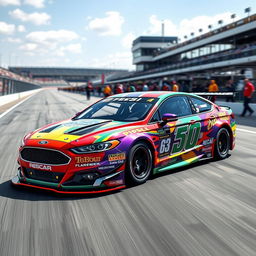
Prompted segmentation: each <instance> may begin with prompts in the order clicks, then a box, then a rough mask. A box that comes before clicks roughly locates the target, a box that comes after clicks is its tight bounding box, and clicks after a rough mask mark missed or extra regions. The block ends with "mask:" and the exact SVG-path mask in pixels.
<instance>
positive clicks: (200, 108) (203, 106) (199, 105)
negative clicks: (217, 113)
mask: <svg viewBox="0 0 256 256" xmlns="http://www.w3.org/2000/svg"><path fill="white" fill-rule="evenodd" d="M190 99H191V100H192V102H193V104H194V106H195V108H196V112H197V113H201V112H206V111H210V110H211V109H212V104H210V103H209V102H207V101H204V100H202V99H199V98H195V97H191V98H190Z"/></svg>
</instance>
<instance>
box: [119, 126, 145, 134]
mask: <svg viewBox="0 0 256 256" xmlns="http://www.w3.org/2000/svg"><path fill="white" fill-rule="evenodd" d="M148 130H149V129H148V128H145V127H142V128H138V129H134V130H130V131H127V132H123V134H124V135H129V134H133V133H137V132H146V131H148Z"/></svg>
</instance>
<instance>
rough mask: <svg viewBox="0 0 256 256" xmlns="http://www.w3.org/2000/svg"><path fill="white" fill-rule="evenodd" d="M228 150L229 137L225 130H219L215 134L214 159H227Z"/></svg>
mask: <svg viewBox="0 0 256 256" xmlns="http://www.w3.org/2000/svg"><path fill="white" fill-rule="evenodd" d="M229 149H230V135H229V132H228V130H227V129H226V128H221V129H220V130H219V131H218V133H217V138H216V143H215V158H216V159H224V158H226V157H227V155H228V152H229Z"/></svg>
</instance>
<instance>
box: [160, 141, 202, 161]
mask: <svg viewBox="0 0 256 256" xmlns="http://www.w3.org/2000/svg"><path fill="white" fill-rule="evenodd" d="M201 147H203V145H197V146H195V147H193V148H191V149H188V150H186V151H182V152H179V153H177V154H174V155H171V156H167V157H165V158H161V159H158V163H159V162H162V161H165V160H167V159H171V158H174V157H177V156H180V155H183V154H186V153H190V152H191V151H192V150H195V149H199V148H201ZM186 161H188V162H190V159H188V160H186Z"/></svg>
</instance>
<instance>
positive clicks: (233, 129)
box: [231, 124, 236, 137]
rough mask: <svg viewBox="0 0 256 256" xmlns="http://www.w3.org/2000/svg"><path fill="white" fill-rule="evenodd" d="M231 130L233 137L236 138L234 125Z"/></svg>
mask: <svg viewBox="0 0 256 256" xmlns="http://www.w3.org/2000/svg"><path fill="white" fill-rule="evenodd" d="M231 128H232V132H233V135H234V137H236V124H235V125H234V126H233V127H231Z"/></svg>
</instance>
